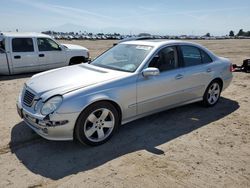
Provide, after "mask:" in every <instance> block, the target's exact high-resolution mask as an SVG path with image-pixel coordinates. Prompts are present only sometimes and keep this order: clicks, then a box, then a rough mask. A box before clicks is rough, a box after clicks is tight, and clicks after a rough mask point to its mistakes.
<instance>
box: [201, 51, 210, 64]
mask: <svg viewBox="0 0 250 188" xmlns="http://www.w3.org/2000/svg"><path fill="white" fill-rule="evenodd" d="M200 51H201V57H202V62H203V63H211V62H212V61H213V60H212V59H211V57H210V56H209V55H208V54H207V53H206V52H204V51H203V50H200Z"/></svg>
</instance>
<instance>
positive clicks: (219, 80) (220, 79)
mask: <svg viewBox="0 0 250 188" xmlns="http://www.w3.org/2000/svg"><path fill="white" fill-rule="evenodd" d="M214 81H218V83H219V84H220V86H221V91H222V90H223V80H222V78H220V77H216V78H214V79H213V80H212V81H211V82H210V83H209V84H208V86H209V85H210V84H211V83H212V82H214Z"/></svg>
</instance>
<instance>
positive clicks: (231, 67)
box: [229, 63, 235, 72]
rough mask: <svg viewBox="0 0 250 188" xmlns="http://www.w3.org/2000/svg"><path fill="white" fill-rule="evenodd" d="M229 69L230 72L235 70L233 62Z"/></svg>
mask: <svg viewBox="0 0 250 188" xmlns="http://www.w3.org/2000/svg"><path fill="white" fill-rule="evenodd" d="M229 70H230V72H234V70H235V69H234V66H233V64H232V63H231V64H230V67H229Z"/></svg>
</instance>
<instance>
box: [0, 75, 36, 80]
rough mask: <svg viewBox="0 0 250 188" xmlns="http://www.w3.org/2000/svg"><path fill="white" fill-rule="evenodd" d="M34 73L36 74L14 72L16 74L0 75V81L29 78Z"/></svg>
mask: <svg viewBox="0 0 250 188" xmlns="http://www.w3.org/2000/svg"><path fill="white" fill-rule="evenodd" d="M34 74H36V73H27V74H16V75H9V76H2V75H0V81H4V80H16V79H23V78H30V77H31V76H33V75H34Z"/></svg>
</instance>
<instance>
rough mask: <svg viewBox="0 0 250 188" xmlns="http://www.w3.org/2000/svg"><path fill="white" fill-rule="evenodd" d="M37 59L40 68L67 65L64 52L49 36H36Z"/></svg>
mask: <svg viewBox="0 0 250 188" xmlns="http://www.w3.org/2000/svg"><path fill="white" fill-rule="evenodd" d="M37 47H38V60H39V64H40V65H41V67H40V69H41V70H48V69H53V68H58V67H62V66H66V65H67V62H66V61H67V59H66V53H65V51H64V50H62V49H61V48H60V46H59V45H58V44H57V43H56V42H55V41H53V40H52V39H50V38H37Z"/></svg>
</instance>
